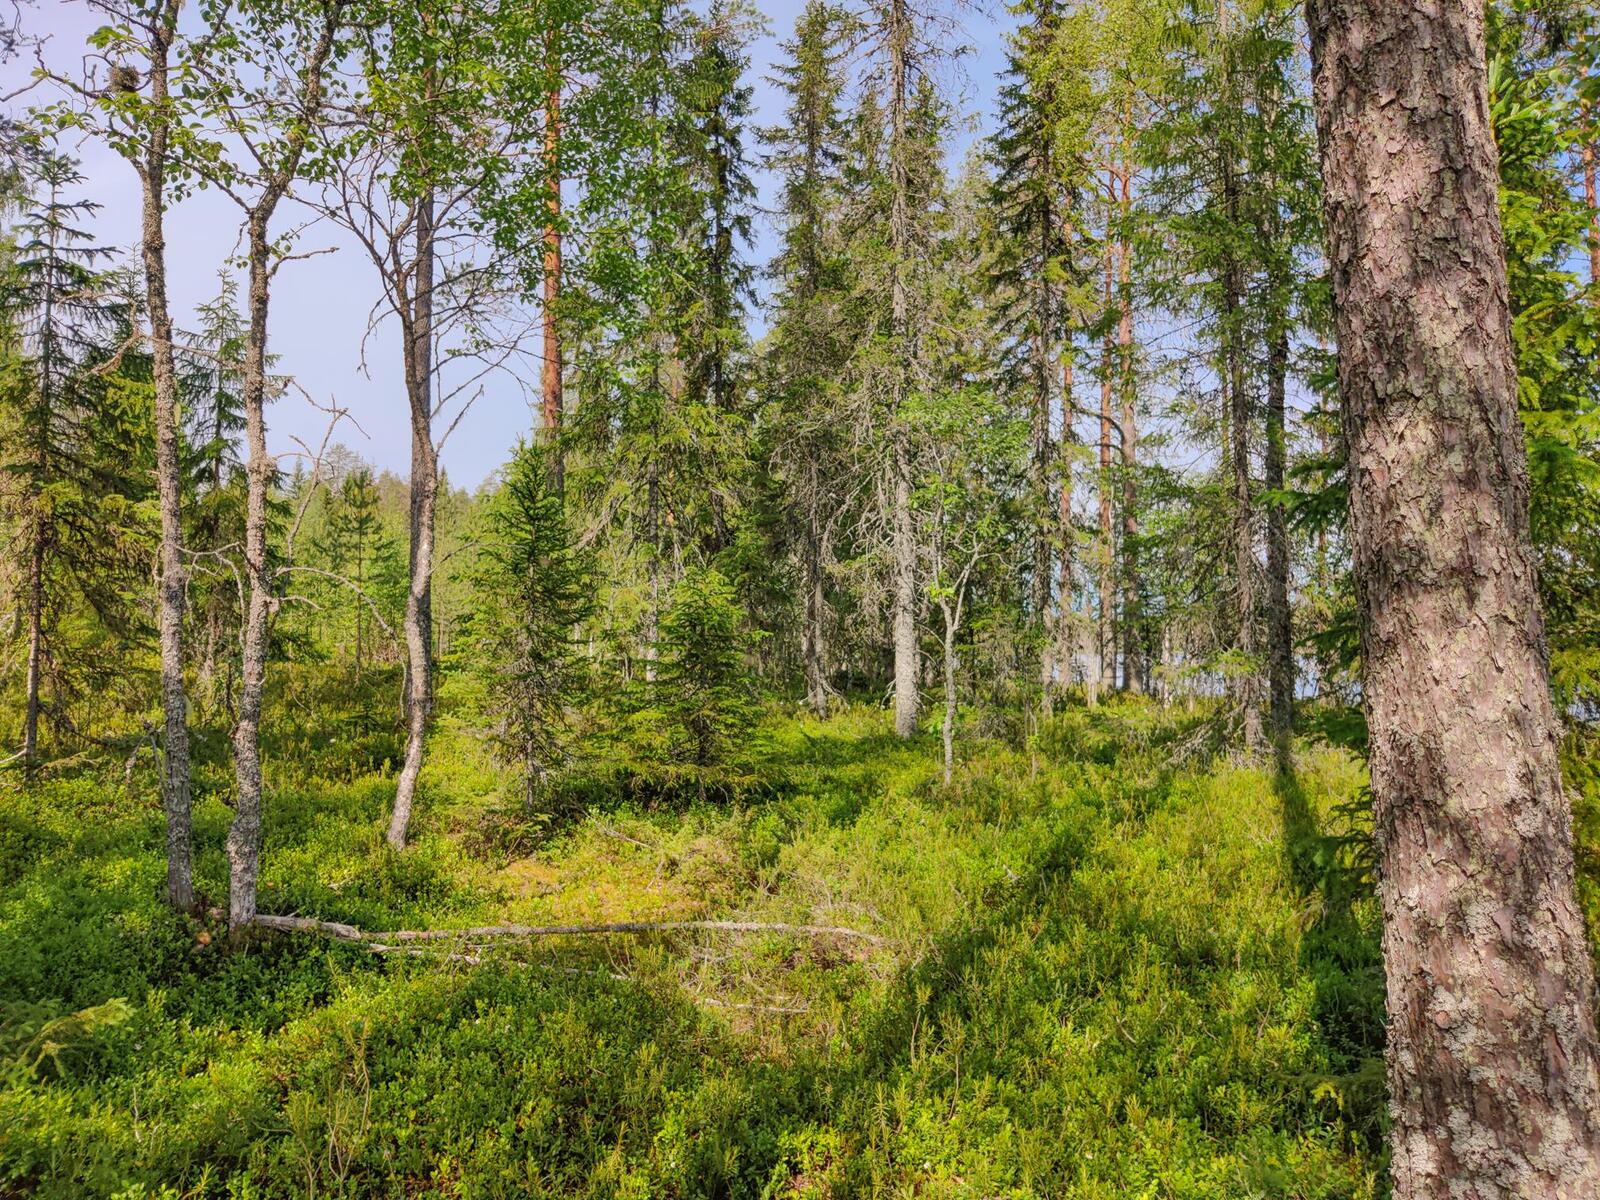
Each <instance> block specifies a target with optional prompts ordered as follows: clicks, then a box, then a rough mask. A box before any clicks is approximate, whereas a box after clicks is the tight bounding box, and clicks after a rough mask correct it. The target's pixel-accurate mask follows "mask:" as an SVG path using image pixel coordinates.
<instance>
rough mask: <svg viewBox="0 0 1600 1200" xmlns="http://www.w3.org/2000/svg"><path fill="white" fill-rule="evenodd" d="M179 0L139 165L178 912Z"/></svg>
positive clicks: (156, 48)
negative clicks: (169, 227) (170, 227)
mask: <svg viewBox="0 0 1600 1200" xmlns="http://www.w3.org/2000/svg"><path fill="white" fill-rule="evenodd" d="M181 7H182V5H181V0H164V3H163V4H162V7H161V11H160V13H159V14H158V15H157V17H156V18H155V23H154V24H153V25H152V27H151V33H150V79H149V83H150V104H151V107H152V108H153V109H154V110H155V113H156V118H155V121H154V122H153V123H152V125H151V129H150V140H149V143H148V145H147V146H146V149H145V155H144V161H143V163H142V164H141V165H140V169H139V175H140V182H141V183H142V184H143V229H142V234H143V237H142V243H143V244H142V252H143V258H144V277H145V304H146V307H147V309H148V310H149V315H150V355H151V368H152V374H153V376H154V383H155V426H156V428H155V433H156V495H157V501H158V504H159V507H160V512H161V552H160V559H159V566H160V570H159V574H158V587H157V614H158V615H157V626H158V628H159V630H160V639H161V711H162V716H163V724H164V727H165V728H164V737H163V740H162V759H161V763H162V766H161V806H162V808H163V809H164V810H165V812H166V818H167V902H168V903H169V904H171V905H172V906H173V907H174V908H176V909H178V910H179V911H180V912H191V911H193V909H194V907H195V900H194V872H193V868H192V866H191V863H190V853H191V852H190V841H191V817H190V798H189V717H188V698H187V696H186V695H185V693H184V686H183V610H184V599H185V596H186V594H187V576H188V572H187V570H186V569H185V564H184V561H183V522H182V508H181V506H182V502H183V480H182V475H181V470H182V468H181V466H180V464H179V461H178V372H177V367H176V364H175V363H174V356H173V349H172V312H171V309H170V308H169V306H168V303H167V234H166V172H167V127H166V120H167V119H168V114H167V105H168V100H169V97H168V90H167V78H168V76H167V72H168V66H167V57H168V51H169V48H170V47H171V44H172V38H173V36H174V34H175V32H176V29H177V23H178V11H179V9H180V8H181Z"/></svg>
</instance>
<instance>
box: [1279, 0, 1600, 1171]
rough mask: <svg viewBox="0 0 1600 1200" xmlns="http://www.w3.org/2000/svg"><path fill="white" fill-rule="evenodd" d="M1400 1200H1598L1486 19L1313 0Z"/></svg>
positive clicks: (1589, 1055)
mask: <svg viewBox="0 0 1600 1200" xmlns="http://www.w3.org/2000/svg"><path fill="white" fill-rule="evenodd" d="M1310 20H1311V32H1312V43H1313V55H1314V91H1315V106H1316V114H1317V125H1318V132H1319V135H1320V143H1321V157H1322V174H1323V179H1324V184H1325V204H1326V211H1327V220H1328V237H1329V251H1330V254H1329V259H1330V263H1331V266H1332V272H1333V284H1334V300H1335V307H1336V316H1337V330H1338V336H1339V382H1340V391H1341V394H1342V400H1343V414H1344V430H1345V437H1346V439H1347V445H1348V455H1349V470H1350V482H1351V532H1352V537H1353V542H1354V555H1355V569H1356V581H1357V595H1358V600H1359V603H1360V610H1361V625H1362V632H1361V649H1362V661H1363V667H1364V672H1365V682H1364V696H1365V704H1366V711H1367V721H1368V726H1369V729H1370V734H1371V755H1370V760H1371V772H1372V787H1373V794H1374V798H1375V803H1376V819H1377V839H1378V853H1379V885H1380V896H1381V900H1382V908H1383V930H1384V932H1383V950H1384V967H1385V973H1386V976H1387V980H1388V1015H1389V1045H1388V1073H1389V1092H1390V1107H1391V1111H1392V1115H1393V1133H1392V1143H1393V1173H1394V1185H1395V1195H1396V1196H1397V1197H1398V1198H1399V1200H1422V1198H1424V1197H1428V1198H1432V1197H1439V1198H1440V1200H1444V1198H1446V1197H1449V1198H1452V1200H1460V1198H1464V1197H1470V1198H1475V1200H1487V1198H1489V1197H1513V1196H1515V1197H1552V1198H1555V1197H1560V1198H1567V1200H1579V1198H1580V1197H1584V1198H1587V1197H1593V1196H1596V1195H1600V1078H1597V1056H1596V1046H1595V1021H1594V1009H1593V1000H1594V996H1593V980H1592V975H1591V966H1590V947H1589V943H1588V940H1587V938H1586V937H1585V932H1584V923H1583V916H1582V913H1581V912H1580V910H1579V908H1578V905H1577V902H1576V898H1575V895H1574V888H1573V851H1572V832H1571V815H1570V811H1569V807H1568V801H1567V798H1566V795H1565V793H1564V792H1563V790H1562V784H1561V773H1560V769H1559V765H1558V762H1557V736H1558V729H1559V727H1558V722H1557V718H1556V714H1555V711H1554V708H1553V705H1552V702H1551V698H1550V688H1549V679H1548V670H1547V664H1546V649H1545V640H1544V626H1543V621H1542V618H1541V615H1540V611H1539V601H1538V592H1537V589H1536V580H1535V573H1534V560H1533V555H1532V551H1531V548H1530V543H1529V532H1528V472H1527V463H1526V451H1525V447H1524V443H1523V435H1522V429H1521V425H1520V423H1519V421H1518V415H1517V381H1516V374H1515V370H1514V367H1513V361H1512V345H1511V335H1510V318H1509V310H1508V300H1507V284H1506V265H1505V249H1504V244H1503V241H1502V237H1501V232H1500V221H1499V213H1498V209H1497V188H1498V182H1499V181H1498V176H1497V163H1496V152H1495V145H1494V140H1493V136H1492V133H1491V130H1490V125H1489V114H1488V102H1487V80H1486V68H1485V61H1484V7H1483V4H1482V3H1481V2H1476V0H1467V2H1465V3H1456V4H1446V5H1425V4H1412V3H1397V2H1396V0H1311V5H1310Z"/></svg>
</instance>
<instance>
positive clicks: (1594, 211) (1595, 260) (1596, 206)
mask: <svg viewBox="0 0 1600 1200" xmlns="http://www.w3.org/2000/svg"><path fill="white" fill-rule="evenodd" d="M1590 73H1591V68H1590V67H1588V66H1585V67H1584V71H1583V75H1584V78H1585V79H1588V78H1589V75H1590ZM1580 111H1581V113H1582V119H1583V130H1584V133H1583V151H1582V156H1581V157H1582V162H1583V202H1584V203H1585V204H1587V205H1588V206H1589V239H1588V240H1589V286H1590V289H1591V290H1590V293H1589V302H1590V303H1591V304H1594V305H1597V306H1600V190H1597V189H1596V186H1595V172H1596V165H1597V163H1596V160H1597V159H1600V152H1597V151H1596V149H1595V143H1596V142H1597V141H1600V122H1597V121H1596V119H1595V103H1594V101H1593V100H1588V99H1585V100H1584V101H1583V102H1582V107H1581V109H1580Z"/></svg>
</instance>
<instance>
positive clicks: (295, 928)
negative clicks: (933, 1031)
mask: <svg viewBox="0 0 1600 1200" xmlns="http://www.w3.org/2000/svg"><path fill="white" fill-rule="evenodd" d="M255 923H256V924H257V925H260V926H262V927H263V928H266V929H278V930H283V931H285V932H289V933H321V934H325V935H326V936H328V937H332V938H338V939H339V940H341V941H347V942H369V943H370V942H383V943H394V942H433V941H448V940H452V939H454V940H456V941H467V942H477V941H483V940H485V939H490V938H501V937H510V938H540V937H587V936H594V935H609V934H650V933H673V932H682V931H690V930H704V931H707V932H714V933H791V934H798V935H802V936H805V937H843V938H854V939H856V940H857V941H862V942H867V943H869V944H871V945H874V946H883V945H887V944H888V939H887V938H883V937H879V936H878V935H877V934H875V933H865V932H863V931H862V930H859V929H849V928H846V927H845V926H842V925H791V924H789V923H787V922H784V921H610V922H606V923H603V924H599V925H480V926H477V927H474V928H471V929H394V930H387V931H384V932H380V933H371V932H368V931H366V930H362V929H358V928H357V927H356V926H354V925H346V924H344V923H342V922H339V921H319V920H317V919H316V918H314V917H280V916H274V915H272V914H270V913H258V914H257V915H256V919H255Z"/></svg>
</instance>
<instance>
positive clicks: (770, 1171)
mask: <svg viewBox="0 0 1600 1200" xmlns="http://www.w3.org/2000/svg"><path fill="white" fill-rule="evenodd" d="M445 699H446V703H445V704H444V706H443V708H444V712H443V715H442V718H441V721H440V726H439V731H438V734H437V736H436V738H435V740H434V742H433V744H432V748H431V755H432V757H431V762H430V765H429V767H428V769H427V775H426V779H425V785H424V790H423V801H422V804H421V808H420V811H419V816H418V829H417V834H418V836H417V837H416V840H415V844H414V845H413V846H412V848H411V849H409V850H407V851H406V852H405V853H404V854H403V855H398V856H397V855H394V854H392V853H391V852H389V851H388V850H387V849H386V848H385V847H384V845H383V841H382V828H383V818H384V810H385V806H386V804H387V802H388V799H389V797H390V795H391V793H392V773H391V772H390V771H389V770H388V769H387V764H386V763H385V759H386V758H387V759H392V758H393V757H394V754H395V750H394V747H393V745H392V740H393V734H392V732H391V730H392V726H393V714H392V713H391V712H386V711H376V710H367V711H363V710H361V709H359V708H358V707H356V706H354V705H353V704H349V703H345V702H344V701H343V699H342V698H341V697H340V696H339V695H335V694H327V695H319V694H318V692H317V690H316V689H315V688H306V689H304V690H303V691H302V694H301V695H299V696H298V697H296V699H295V700H294V702H293V703H289V702H287V701H282V700H280V703H279V705H278V711H279V713H280V715H281V717H282V719H281V720H280V721H279V722H278V723H277V728H276V732H275V739H274V742H273V744H272V745H271V746H270V747H269V749H270V751H271V757H270V760H269V775H270V777H271V780H272V782H273V784H274V786H273V791H272V795H271V797H270V803H269V806H268V812H267V829H268V840H267V848H266V854H265V861H264V871H263V888H262V908H263V910H264V911H269V912H298V913H301V914H306V915H315V916H321V917H326V918H333V919H339V920H344V921H350V922H353V923H355V924H359V925H361V926H363V927H366V928H370V929H394V928H402V927H404V928H415V927H423V926H437V927H446V926H454V927H461V926H467V925H473V924H486V923H492V922H502V921H515V922H526V923H540V922H547V921H602V920H616V919H621V918H630V919H677V918H690V917H702V916H704V917H740V918H747V919H752V920H769V921H787V922H809V923H819V924H829V925H841V926H849V927H853V928H857V929H861V930H864V931H869V932H871V933H874V934H877V935H880V936H881V937H883V938H885V939H887V943H886V944H885V945H883V946H872V945H869V944H866V943H860V942H855V941H850V940H847V939H840V938H815V939H813V938H797V937H793V936H785V935H756V936H730V935H726V934H716V935H703V934H702V935H672V936H667V937H661V938H654V939H626V940H625V939H599V938H589V939H552V940H550V941H548V942H541V943H539V944H536V945H533V946H531V947H529V946H506V947H503V948H499V949H491V950H488V951H485V952H484V953H485V954H486V956H487V961H485V962H484V963H482V964H480V965H472V964H466V963H462V962H460V961H451V960H449V959H441V958H438V957H433V958H427V959H420V958H408V957H402V956H385V957H379V956H376V955H373V954H370V953H369V952H367V951H365V950H364V949H361V948H359V947H352V946H346V945H340V944H335V943H331V942H328V941H326V940H323V939H319V938H316V937H295V938H289V937H264V938H262V939H261V940H259V941H258V942H256V943H255V944H253V945H251V946H250V947H249V948H248V949H247V950H246V951H244V952H240V953H230V952H229V951H227V950H226V949H225V948H224V947H223V944H222V943H223V939H222V938H221V937H220V936H217V931H216V930H215V929H213V928H207V927H206V926H205V925H203V924H197V923H194V922H190V921H188V920H185V919H180V918H177V917H175V916H172V915H170V914H169V913H167V912H166V911H165V910H164V909H163V908H162V907H161V905H160V904H159V903H158V889H159V888H160V886H161V881H162V878H163V864H162V860H161V857H160V854H161V847H162V833H161V818H160V810H159V805H158V804H157V802H156V799H155V796H154V791H153V787H154V780H153V776H151V775H150V774H149V773H148V771H146V770H145V769H143V768H140V769H139V770H136V771H135V773H134V775H133V776H132V784H131V787H129V788H126V789H125V788H124V787H123V780H122V772H121V766H122V764H121V763H116V764H107V769H106V770H105V771H104V772H103V773H102V772H96V771H95V770H93V769H92V768H79V770H78V771H77V773H74V774H65V775H60V776H56V777H48V778H45V779H42V780H40V781H38V782H36V783H35V784H33V785H31V786H30V787H28V788H27V789H26V790H17V789H13V790H10V791H7V792H5V793H4V794H3V795H0V1004H3V1005H4V1009H3V1015H4V1018H5V1021H6V1025H5V1028H4V1035H3V1036H4V1038H5V1043H4V1046H5V1048H6V1051H7V1054H8V1055H9V1057H8V1058H7V1059H5V1060H4V1061H5V1062H6V1063H8V1064H9V1065H8V1066H7V1067H6V1068H5V1069H6V1071H7V1074H6V1075H5V1077H4V1080H3V1082H4V1085H5V1086H4V1089H3V1091H0V1195H38V1196H42V1197H62V1198H69V1197H70V1198H76V1197H112V1196H115V1197H125V1198H132V1197H146V1196H150V1197H155V1196H161V1197H177V1196H183V1197H190V1196H193V1197H202V1196H217V1197H223V1196H228V1197H239V1198H243V1197H277V1196H312V1195H314V1196H319V1197H332V1196H394V1197H416V1196H452V1197H454V1196H460V1197H501V1196H503V1197H523V1196H593V1197H641V1198H642V1197H675V1196H728V1197H746V1196H748V1197H757V1196H768V1197H843V1196H869V1195H870V1196H876V1195H882V1196H908V1197H909V1196H918V1197H1002V1196H1004V1197H1077V1198H1083V1200H1089V1198H1102V1197H1103V1198H1107V1200H1109V1198H1112V1197H1116V1198H1118V1200H1122V1198H1126V1197H1194V1198H1196V1200H1201V1198H1204V1200H1212V1198H1215V1197H1234V1196H1237V1197H1296V1198H1304V1200H1311V1198H1330V1200H1331V1198H1334V1197H1351V1198H1355V1197H1369V1196H1376V1195H1379V1194H1381V1192H1382V1188H1383V1184H1382V1177H1383V1162H1382V1150H1381V1146H1382V1130H1381V1110H1382V1084H1381V1071H1379V1070H1378V1068H1377V1065H1376V1064H1377V1058H1376V1056H1377V1055H1379V1054H1380V1053H1381V1036H1382V1033H1381V1018H1382V999H1381V982H1380V978H1379V974H1378V970H1377V966H1378V959H1377V952H1376V943H1375V938H1374V933H1375V925H1374V923H1375V914H1374V912H1373V911H1372V902H1371V900H1370V899H1368V898H1366V897H1365V894H1364V891H1363V889H1362V888H1361V887H1359V886H1355V885H1352V884H1351V882H1350V877H1349V873H1348V871H1347V870H1346V867H1347V865H1348V862H1349V859H1350V856H1349V855H1348V854H1341V853H1339V851H1340V846H1341V843H1340V841H1339V839H1338V835H1339V834H1340V833H1341V832H1347V831H1348V829H1349V823H1350V822H1352V821H1356V820H1358V819H1359V818H1358V817H1357V816H1356V815H1355V814H1358V813H1359V811H1360V806H1359V804H1357V803H1355V802H1356V801H1357V800H1358V799H1359V795H1360V789H1361V787H1362V784H1363V781H1364V774H1363V771H1362V769H1361V767H1360V764H1359V762H1358V760H1356V759H1355V758H1353V757H1352V756H1350V755H1348V754H1347V753H1345V752H1343V751H1340V750H1337V749H1334V748H1331V747H1328V746H1326V745H1319V744H1313V743H1307V744H1304V745H1302V746H1301V747H1300V748H1299V751H1298V754H1297V756H1296V769H1295V773H1294V775H1293V776H1292V777H1280V776H1277V775H1275V774H1274V773H1273V772H1271V771H1269V770H1260V769H1244V768H1240V767H1237V766H1232V765H1229V764H1228V763H1227V762H1226V761H1223V760H1208V759H1206V758H1205V757H1203V756H1202V755H1200V754H1199V753H1198V752H1197V751H1195V746H1196V745H1197V744H1199V743H1197V742H1196V739H1195V738H1194V736H1193V735H1194V732H1195V729H1196V722H1197V721H1198V720H1199V718H1197V717H1193V716H1189V715H1184V714H1176V715H1168V714H1163V713H1161V712H1160V711H1159V710H1158V709H1156V708H1155V707H1153V706H1148V705H1144V704H1141V703H1138V702H1133V701H1129V702H1114V703H1112V704H1110V705H1107V706H1104V707H1102V708H1100V709H1097V710H1086V709H1084V708H1081V707H1073V708H1068V709H1067V710H1066V711H1065V712H1063V713H1060V714H1058V715H1057V716H1056V717H1055V718H1054V719H1053V720H1052V721H1050V722H1048V723H1046V724H1045V725H1044V726H1043V727H1042V728H1041V729H1039V730H1038V732H1037V734H1036V735H1035V736H1033V737H1031V738H1029V739H1027V740H1026V741H1025V742H1021V743H1020V744H1006V743H1005V742H1004V741H1003V740H995V741H987V742H977V741H969V742H967V743H965V744H963V746H962V762H961V765H960V769H959V771H958V773H957V776H956V780H955V782H954V784H953V785H952V786H950V787H948V788H946V787H944V786H942V785H941V784H940V783H939V766H938V749H937V741H936V739H935V738H932V737H929V738H926V739H924V740H920V741H916V742H913V743H911V744H902V743H900V742H897V741H896V740H895V739H893V738H892V737H891V736H889V728H888V724H887V721H886V718H885V715H884V714H883V713H881V712H878V711H873V710H866V709H860V708H854V709H849V710H847V711H845V712H844V713H842V714H841V715H839V716H837V717H835V718H834V719H832V720H830V721H827V722H816V721H812V720H809V719H801V718H796V717H780V716H773V717H772V718H771V719H770V720H768V721H767V722H766V723H765V724H764V726H763V727H762V728H761V730H760V731H759V734H758V735H757V737H756V738H755V739H754V742H753V744H752V746H751V747H750V749H749V751H748V754H747V755H746V759H747V764H746V769H747V774H748V778H749V779H752V780H754V781H755V782H754V783H753V784H752V785H750V786H745V787H742V788H741V789H740V791H739V793H738V795H737V796H736V797H735V798H733V799H731V800H728V801H727V802H725V803H715V804H713V803H705V804H701V803H698V802H696V803H691V804H688V805H673V804H668V803H665V802H661V801H659V800H657V801H656V802H653V803H647V802H646V801H645V800H643V799H640V798H639V793H637V792H636V791H633V790H630V789H629V788H628V787H626V786H623V785H621V784H618V783H617V782H616V780H617V778H618V776H616V775H615V774H613V775H610V776H597V777H596V779H594V780H590V781H589V783H588V784H586V785H584V786H582V787H577V788H576V789H575V790H574V792H573V794H572V795H571V796H569V798H568V804H567V807H566V808H565V809H564V810H561V812H560V814H559V815H558V816H557V817H555V818H552V819H551V820H549V821H547V822H543V823H533V824H531V825H530V823H529V822H528V821H527V820H526V819H525V817H524V815H523V814H521V813H519V812H518V811H517V808H516V805H515V804H514V803H513V802H512V801H511V800H510V799H508V797H510V796H511V795H512V794H513V789H511V788H510V787H509V781H508V780H507V779H505V778H504V777H502V775H501V774H500V773H499V772H498V771H497V770H496V769H495V768H494V767H493V765H492V764H491V763H490V762H489V761H488V760H487V759H486V758H485V757H484V756H483V754H482V752H481V750H480V749H479V748H478V745H477V742H476V739H475V738H474V737H473V736H472V732H471V728H470V725H471V722H470V720H469V719H467V716H465V715H462V714H463V713H466V712H469V710H470V705H463V706H460V711H459V712H458V711H454V710H453V706H452V704H451V703H450V697H449V693H448V692H447V693H446V696H445ZM212 749H213V750H214V751H216V752H217V753H216V758H215V761H214V763H213V764H212V765H208V766H206V767H205V768H204V769H203V770H202V771H201V773H200V785H201V786H200V788H199V789H198V793H197V815H196V836H197V846H198V877H199V882H200V886H201V888H202V890H203V891H204V892H205V893H206V894H207V895H208V896H212V897H220V896H222V895H224V894H225V888H224V882H225V862H224V859H223V855H222V839H223V836H224V831H225V827H226V821H227V819H228V815H229V810H228V808H227V805H226V804H225V802H224V798H225V795H226V782H227V776H226V770H225V767H224V766H223V765H222V759H221V757H220V745H219V746H214V747H212ZM607 781H609V782H607ZM208 939H209V940H208ZM119 997H120V998H124V999H125V1000H126V1001H127V1005H126V1008H125V1010H124V1009H122V1008H119V1007H113V1008H110V1009H104V1010H102V1011H100V1012H99V1013H94V1012H91V1013H90V1014H89V1015H88V1016H86V1017H84V1018H83V1019H81V1020H79V1021H77V1022H74V1021H72V1020H71V1019H70V1014H73V1013H80V1012H82V1011H84V1010H92V1009H93V1008H94V1006H101V1005H105V1004H106V1003H107V1002H108V1001H112V1000H114V999H115V998H119ZM63 1017H68V1018H69V1019H68V1020H66V1021H64V1022H63V1021H61V1020H60V1019H61V1018H63ZM51 1021H55V1022H56V1024H55V1025H53V1026H52V1025H50V1024H49V1022H51ZM41 1031H44V1032H43V1034H41ZM52 1042H53V1043H56V1044H58V1045H59V1049H58V1051H57V1052H56V1053H54V1054H51V1053H49V1052H47V1048H44V1049H42V1048H41V1047H44V1046H45V1044H46V1043H52Z"/></svg>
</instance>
